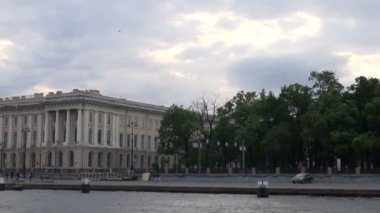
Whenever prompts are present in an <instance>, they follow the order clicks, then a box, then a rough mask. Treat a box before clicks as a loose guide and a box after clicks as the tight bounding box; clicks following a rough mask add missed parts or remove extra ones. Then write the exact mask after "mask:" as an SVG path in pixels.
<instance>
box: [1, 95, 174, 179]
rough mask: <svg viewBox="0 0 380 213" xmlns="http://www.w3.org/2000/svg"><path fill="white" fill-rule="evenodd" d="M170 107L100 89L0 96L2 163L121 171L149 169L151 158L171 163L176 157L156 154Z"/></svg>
mask: <svg viewBox="0 0 380 213" xmlns="http://www.w3.org/2000/svg"><path fill="white" fill-rule="evenodd" d="M166 110H167V108H166V107H164V106H157V105H152V104H145V103H138V102H133V101H129V100H125V99H118V98H113V97H107V96H103V95H101V94H100V92H99V91H98V90H85V91H82V90H78V89H74V90H73V91H72V92H68V93H62V92H61V91H57V92H50V93H48V94H46V95H44V94H43V93H36V94H34V95H31V96H20V97H18V96H17V97H12V98H1V99H0V135H1V141H0V142H1V143H0V145H1V156H2V158H0V160H1V162H0V165H1V169H2V170H3V171H4V170H6V171H20V170H24V169H25V170H26V171H29V170H30V169H31V170H33V171H35V172H52V171H57V170H58V171H61V172H80V171H86V172H89V171H111V170H112V171H119V170H126V169H128V168H131V166H132V164H133V167H134V170H146V169H149V168H152V165H153V163H158V165H159V166H160V167H161V168H162V167H164V166H168V167H170V166H172V165H173V158H172V157H170V156H159V155H158V154H157V148H158V143H159V138H158V129H159V128H160V122H161V119H162V117H163V115H164V113H165V111H166ZM132 153H133V154H132ZM132 156H133V157H132ZM132 159H134V160H133V161H132ZM164 164H165V165H164Z"/></svg>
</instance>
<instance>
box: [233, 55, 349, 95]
mask: <svg viewBox="0 0 380 213" xmlns="http://www.w3.org/2000/svg"><path fill="white" fill-rule="evenodd" d="M345 62H346V59H345V58H342V57H337V56H333V55H331V54H330V53H329V52H323V51H316V52H309V53H298V54H296V55H284V56H276V57H272V56H267V57H265V56H254V57H251V58H247V59H244V60H241V61H239V62H237V63H235V64H233V65H231V66H230V67H229V68H228V70H227V73H228V77H229V78H230V79H231V80H232V81H233V82H234V83H235V84H236V85H237V86H238V87H241V88H244V89H246V90H254V91H259V90H261V89H266V90H271V91H275V92H276V91H277V92H278V91H279V89H280V88H281V87H282V86H284V85H289V84H293V83H301V84H308V77H309V74H310V72H311V71H314V70H315V71H322V70H332V71H335V72H336V74H337V77H338V78H339V76H342V75H344V74H345V73H344V71H343V69H342V67H343V66H344V64H345Z"/></svg>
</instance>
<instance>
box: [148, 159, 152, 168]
mask: <svg viewBox="0 0 380 213" xmlns="http://www.w3.org/2000/svg"><path fill="white" fill-rule="evenodd" d="M150 161H151V160H150V156H148V169H150V167H151V165H150V164H151V163H152V162H150Z"/></svg>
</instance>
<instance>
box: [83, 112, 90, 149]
mask: <svg viewBox="0 0 380 213" xmlns="http://www.w3.org/2000/svg"><path fill="white" fill-rule="evenodd" d="M89 113H90V112H89V111H88V110H83V114H84V115H83V116H84V117H83V121H84V129H83V136H84V141H83V143H87V144H88V141H89V139H88V122H89Z"/></svg>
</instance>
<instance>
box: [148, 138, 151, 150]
mask: <svg viewBox="0 0 380 213" xmlns="http://www.w3.org/2000/svg"><path fill="white" fill-rule="evenodd" d="M150 142H151V137H150V135H148V149H150Z"/></svg>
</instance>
